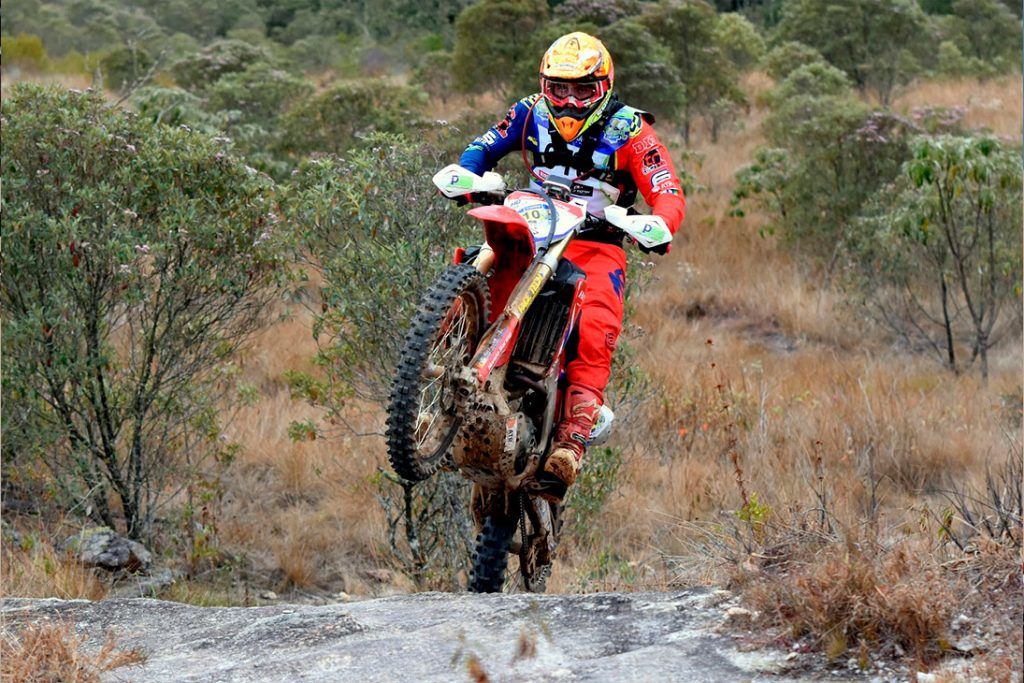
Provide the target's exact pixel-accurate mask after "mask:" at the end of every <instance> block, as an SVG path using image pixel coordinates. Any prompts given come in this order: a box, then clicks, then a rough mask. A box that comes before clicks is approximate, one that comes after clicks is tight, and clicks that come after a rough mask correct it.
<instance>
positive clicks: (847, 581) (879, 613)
mask: <svg viewBox="0 0 1024 683" xmlns="http://www.w3.org/2000/svg"><path fill="white" fill-rule="evenodd" d="M922 554H923V555H924V557H922V556H921V555H922ZM951 583H952V582H951V581H949V580H948V578H947V577H945V576H943V575H942V570H941V568H939V567H937V566H936V563H934V562H930V561H929V558H928V556H927V553H917V552H914V550H912V549H910V548H907V547H905V546H896V547H895V548H894V549H892V550H889V551H885V550H883V549H882V548H880V547H877V545H876V544H873V543H852V542H851V543H847V544H846V547H842V546H841V545H839V544H833V545H830V546H828V547H827V548H826V549H825V550H823V551H821V552H820V554H815V555H811V556H810V557H808V558H806V559H802V560H797V561H795V562H793V563H792V564H791V565H790V567H789V568H788V569H787V571H785V572H784V573H780V574H778V575H773V574H764V575H762V576H761V577H759V578H758V579H757V581H756V584H755V585H754V586H752V587H750V588H748V590H747V591H746V592H747V596H748V598H749V599H750V601H751V603H752V604H753V605H754V606H755V607H757V608H758V610H760V611H761V612H762V613H763V617H762V618H763V620H764V621H765V622H767V623H768V624H771V625H777V626H785V627H787V628H788V629H789V630H790V634H791V635H792V637H795V638H799V637H801V636H804V635H808V636H811V638H813V642H814V644H815V646H816V647H817V648H819V649H821V650H823V651H824V652H825V654H826V656H827V657H828V658H829V659H830V660H834V659H837V658H839V657H841V656H843V655H844V654H846V653H847V652H848V651H850V650H855V649H856V648H858V647H859V648H861V649H860V651H861V653H862V654H861V660H862V662H861V666H862V667H866V666H867V663H868V662H867V653H868V652H872V651H874V652H877V651H879V650H880V649H882V648H894V649H895V648H897V647H898V648H899V650H901V651H903V652H907V653H911V654H913V655H914V656H915V658H916V659H917V661H919V662H931V661H935V660H936V659H938V658H939V657H941V656H942V655H943V654H944V653H945V651H946V650H948V649H949V642H948V639H949V627H950V621H951V619H952V616H953V607H954V605H955V604H956V603H957V601H956V599H955V598H954V592H953V590H951V585H950V584H951ZM954 585H955V584H954ZM899 650H898V651H899Z"/></svg>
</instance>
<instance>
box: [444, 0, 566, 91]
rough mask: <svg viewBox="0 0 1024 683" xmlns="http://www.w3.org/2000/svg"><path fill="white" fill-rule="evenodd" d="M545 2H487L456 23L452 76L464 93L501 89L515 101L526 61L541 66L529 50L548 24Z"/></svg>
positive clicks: (472, 8) (463, 15)
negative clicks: (533, 38) (519, 75)
mask: <svg viewBox="0 0 1024 683" xmlns="http://www.w3.org/2000/svg"><path fill="white" fill-rule="evenodd" d="M547 18H548V11H547V3H546V2H543V0H482V2H478V3H477V4H475V5H471V6H469V7H467V8H466V9H465V10H463V11H462V13H461V14H459V18H458V19H457V20H456V21H455V47H454V50H453V65H452V75H453V76H454V78H455V86H456V87H457V88H459V89H460V90H462V91H464V92H470V93H479V92H485V91H487V90H491V89H496V90H498V91H499V92H500V93H501V95H502V97H503V98H504V99H506V100H510V99H511V98H512V95H513V90H514V87H515V84H516V79H517V75H518V74H519V73H520V69H519V66H520V64H521V63H522V62H524V61H526V62H532V63H534V64H538V63H540V57H541V56H540V55H539V54H532V53H531V52H530V51H529V50H527V49H524V46H526V45H528V44H529V43H530V42H531V39H532V37H533V35H534V33H535V32H537V31H538V30H540V29H541V28H542V27H544V25H545V24H546V23H547Z"/></svg>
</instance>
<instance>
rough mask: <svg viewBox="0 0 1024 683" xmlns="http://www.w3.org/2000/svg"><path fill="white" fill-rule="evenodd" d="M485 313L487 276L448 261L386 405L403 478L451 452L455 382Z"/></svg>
mask: <svg viewBox="0 0 1024 683" xmlns="http://www.w3.org/2000/svg"><path fill="white" fill-rule="evenodd" d="M489 315H490V291H489V290H488V287H487V280H486V279H485V278H484V276H483V275H482V274H481V273H480V272H479V271H478V270H477V269H476V268H474V267H473V266H470V265H464V264H460V265H455V266H449V267H448V268H447V269H445V270H444V271H443V272H442V273H441V275H439V276H438V278H437V280H435V281H434V284H433V285H431V286H430V288H429V289H428V290H427V291H426V293H425V294H424V295H423V298H422V299H421V300H420V305H419V308H418V310H417V311H416V315H415V316H414V317H413V319H412V324H411V326H410V328H409V332H408V334H407V335H406V337H405V347H404V348H403V349H402V354H401V356H400V359H399V363H398V372H397V377H396V378H395V383H394V385H393V386H392V389H391V398H390V401H389V404H388V420H387V426H388V429H387V441H388V459H389V460H390V461H391V467H392V468H393V469H394V470H395V473H396V474H397V475H398V476H400V477H402V478H403V479H406V480H408V481H422V480H423V479H426V478H427V477H429V476H430V475H432V474H434V473H435V472H436V471H437V470H438V469H440V467H441V465H442V464H443V463H444V460H445V458H446V456H448V454H449V452H450V451H451V446H452V442H453V441H454V440H455V437H456V435H457V434H458V432H459V427H460V425H461V422H462V418H461V416H459V415H457V414H456V412H457V411H456V410H455V405H454V398H455V397H454V388H455V385H454V381H455V379H456V376H457V374H458V372H459V370H461V369H462V367H464V366H465V365H467V364H468V363H469V362H470V360H471V359H472V357H473V353H474V352H475V351H476V345H477V343H478V342H479V341H480V337H481V335H482V334H483V332H484V330H485V329H486V327H487V320H488V316H489ZM428 437H430V438H428Z"/></svg>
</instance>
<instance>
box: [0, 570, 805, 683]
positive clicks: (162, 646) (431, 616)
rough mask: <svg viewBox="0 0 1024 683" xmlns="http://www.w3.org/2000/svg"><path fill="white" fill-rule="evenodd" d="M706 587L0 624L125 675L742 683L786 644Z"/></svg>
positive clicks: (35, 614)
mask: <svg viewBox="0 0 1024 683" xmlns="http://www.w3.org/2000/svg"><path fill="white" fill-rule="evenodd" d="M713 603H714V601H713V600H709V594H708V593H707V592H705V591H699V590H690V591H684V592H677V593H626V594H620V593H596V594H591V595H550V596H545V595H541V596H537V595H471V594H466V593H463V594H447V593H421V594H418V595H404V596H398V597H392V598H381V599H375V600H365V601H361V602H350V603H346V604H338V605H327V606H300V605H274V606H268V607H250V608H242V607H231V608H210V607H207V608H200V607H193V606H189V605H183V604H178V603H171V602H162V601H158V600H147V599H131V600H123V599H119V600H106V601H102V602H89V601H85V600H68V601H65V600H55V599H50V600H41V599H20V598H7V599H4V600H2V601H0V616H2V617H3V621H4V624H5V629H6V630H8V631H11V630H15V631H16V630H17V629H18V628H19V627H20V626H24V625H26V624H28V623H34V622H38V621H41V620H44V619H68V620H71V621H73V622H74V623H75V624H76V628H77V629H78V630H79V632H80V633H88V634H89V636H90V642H102V640H103V637H102V636H103V634H104V633H105V632H106V631H107V630H108V629H113V630H114V632H115V633H116V634H117V635H118V639H119V643H120V646H121V647H136V648H140V649H141V650H142V651H143V652H144V653H145V654H146V655H147V660H146V662H145V664H143V665H142V667H141V668H138V667H136V668H131V669H120V670H115V671H113V672H110V673H109V674H107V679H106V680H111V681H119V680H131V681H150V682H154V683H156V682H160V681H225V682H227V681H296V680H309V681H325V680H349V681H466V680H470V672H471V671H472V672H475V673H479V672H481V671H482V672H484V673H485V674H486V676H487V680H490V681H524V680H531V681H617V682H627V681H665V680H685V681H687V682H688V683H696V682H697V681H716V682H717V681H749V680H762V679H764V680H767V679H771V680H773V681H784V680H790V681H792V680H799V679H798V678H796V677H791V676H787V675H786V673H785V671H786V667H787V666H790V665H791V662H789V661H787V660H786V653H785V652H778V651H770V650H762V651H754V652H741V651H740V650H739V649H738V648H737V645H736V643H735V641H734V640H733V639H732V638H730V637H729V636H727V635H723V634H722V633H720V632H719V628H720V626H721V624H722V622H723V611H722V608H721V607H715V606H712V605H713Z"/></svg>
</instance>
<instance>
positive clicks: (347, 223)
mask: <svg viewBox="0 0 1024 683" xmlns="http://www.w3.org/2000/svg"><path fill="white" fill-rule="evenodd" d="M449 158H450V154H449V152H448V151H447V150H446V149H444V148H443V147H441V146H440V145H438V144H436V143H431V142H428V141H426V140H424V139H422V138H421V140H420V141H419V142H413V141H411V140H409V139H408V138H405V137H401V136H390V135H383V134H374V135H371V136H369V137H368V138H367V140H365V141H364V142H363V144H362V145H361V146H359V147H358V148H356V149H353V150H351V151H350V152H349V153H348V154H347V155H346V157H345V158H344V159H336V158H333V157H324V158H319V159H313V160H310V161H307V162H304V163H303V164H301V165H300V166H299V168H298V169H297V171H296V173H295V175H294V177H293V179H292V181H291V182H290V183H289V185H288V187H287V188H286V190H285V193H284V196H283V198H282V208H283V210H284V212H285V215H286V217H287V219H288V222H289V224H291V225H294V226H295V227H296V229H297V230H298V231H299V237H300V245H301V249H302V258H303V259H304V260H305V261H306V263H307V265H308V266H309V267H310V268H312V269H314V270H316V271H318V272H319V273H320V275H321V277H322V283H323V284H322V285H321V291H320V294H321V299H322V302H323V309H322V310H319V311H317V312H316V313H317V315H316V319H315V323H314V327H313V332H314V336H315V337H316V338H317V340H318V343H319V345H320V351H319V353H318V354H317V357H316V364H317V365H318V366H319V367H320V368H322V370H323V372H325V373H326V375H327V378H328V382H327V385H326V386H322V385H321V386H320V387H319V388H318V391H319V392H320V395H319V396H318V397H317V398H316V402H318V403H321V404H324V405H326V406H327V407H328V408H330V409H331V410H332V411H336V410H337V409H339V408H340V407H341V405H342V404H343V403H344V401H345V399H346V398H347V396H349V395H350V394H351V392H352V391H357V390H358V391H361V392H363V393H366V394H368V395H370V396H372V397H374V398H382V397H383V396H384V395H385V393H386V389H387V387H388V386H389V385H390V382H391V380H392V376H393V374H394V367H395V363H396V359H397V356H398V351H399V349H400V347H401V344H402V334H403V332H404V331H405V329H406V327H407V324H408V320H409V318H410V316H411V315H412V312H413V310H414V309H415V306H416V301H417V297H418V296H419V293H420V292H422V291H424V290H425V289H426V287H427V285H428V284H429V283H430V282H431V281H433V278H434V276H435V275H436V273H437V272H438V270H439V269H440V268H441V267H442V266H443V265H444V263H445V262H446V261H447V260H448V254H449V253H450V252H451V250H452V248H453V247H454V246H456V245H458V244H465V243H466V242H467V241H469V240H470V239H471V236H472V235H474V232H473V230H472V229H471V228H470V226H469V223H468V219H466V218H464V216H463V212H462V211H460V210H458V209H456V208H455V207H454V206H453V205H452V204H451V203H450V202H446V201H442V200H440V199H435V198H434V195H435V194H436V193H435V192H434V187H433V185H432V184H431V181H430V179H431V177H432V176H433V174H434V173H435V172H436V171H437V170H438V169H439V168H441V167H442V166H444V165H445V163H447V162H448V159H449ZM293 386H295V383H294V382H293ZM307 386H308V385H307ZM307 398H310V399H311V400H313V399H314V397H313V396H311V395H309V396H307ZM339 415H340V413H339Z"/></svg>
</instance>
